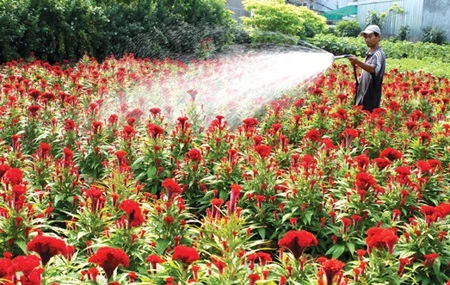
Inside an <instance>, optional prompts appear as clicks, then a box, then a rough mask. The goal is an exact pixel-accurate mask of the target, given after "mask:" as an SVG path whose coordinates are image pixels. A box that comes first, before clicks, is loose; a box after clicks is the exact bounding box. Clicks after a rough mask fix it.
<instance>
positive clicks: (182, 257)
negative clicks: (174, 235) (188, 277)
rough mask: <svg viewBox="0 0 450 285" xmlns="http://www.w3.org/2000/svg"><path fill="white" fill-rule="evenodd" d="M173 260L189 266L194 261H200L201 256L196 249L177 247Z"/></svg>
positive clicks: (183, 246) (174, 250)
mask: <svg viewBox="0 0 450 285" xmlns="http://www.w3.org/2000/svg"><path fill="white" fill-rule="evenodd" d="M172 259H173V260H178V261H181V262H183V263H185V264H188V265H189V264H191V263H193V262H194V261H197V260H199V259H200V255H199V254H198V251H197V250H196V249H195V248H192V247H188V246H185V245H177V246H176V247H175V248H174V249H173V255H172Z"/></svg>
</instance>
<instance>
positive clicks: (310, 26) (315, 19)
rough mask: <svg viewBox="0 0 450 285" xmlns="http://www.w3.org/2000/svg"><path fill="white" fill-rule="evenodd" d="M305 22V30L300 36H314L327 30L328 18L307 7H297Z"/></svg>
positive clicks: (302, 37)
mask: <svg viewBox="0 0 450 285" xmlns="http://www.w3.org/2000/svg"><path fill="white" fill-rule="evenodd" d="M297 8H298V9H299V11H300V15H301V17H302V19H303V20H304V22H303V27H304V28H303V30H302V32H301V33H300V38H301V39H304V38H306V37H314V36H315V35H316V34H320V33H323V32H326V30H327V21H326V18H325V17H323V16H320V15H318V14H316V13H314V12H313V11H311V10H310V9H308V8H306V7H297Z"/></svg>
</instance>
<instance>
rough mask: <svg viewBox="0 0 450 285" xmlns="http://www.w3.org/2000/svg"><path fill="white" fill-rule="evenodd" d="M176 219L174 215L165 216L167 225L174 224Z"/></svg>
mask: <svg viewBox="0 0 450 285" xmlns="http://www.w3.org/2000/svg"><path fill="white" fill-rule="evenodd" d="M174 221H175V219H174V218H173V217H172V216H165V217H164V222H165V223H166V224H167V225H170V224H172V223H173V222H174Z"/></svg>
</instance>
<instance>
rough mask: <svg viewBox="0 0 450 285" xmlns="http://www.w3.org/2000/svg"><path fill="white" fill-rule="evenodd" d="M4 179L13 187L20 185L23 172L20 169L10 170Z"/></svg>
mask: <svg viewBox="0 0 450 285" xmlns="http://www.w3.org/2000/svg"><path fill="white" fill-rule="evenodd" d="M3 179H4V180H5V182H6V183H9V184H11V185H13V186H14V185H17V184H20V183H22V180H23V173H22V170H20V168H9V169H8V170H7V171H6V172H5V174H4V175H3Z"/></svg>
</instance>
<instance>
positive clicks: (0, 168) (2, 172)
mask: <svg viewBox="0 0 450 285" xmlns="http://www.w3.org/2000/svg"><path fill="white" fill-rule="evenodd" d="M8 169H9V165H6V164H0V179H2V177H3V175H5V173H6V171H8Z"/></svg>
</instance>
